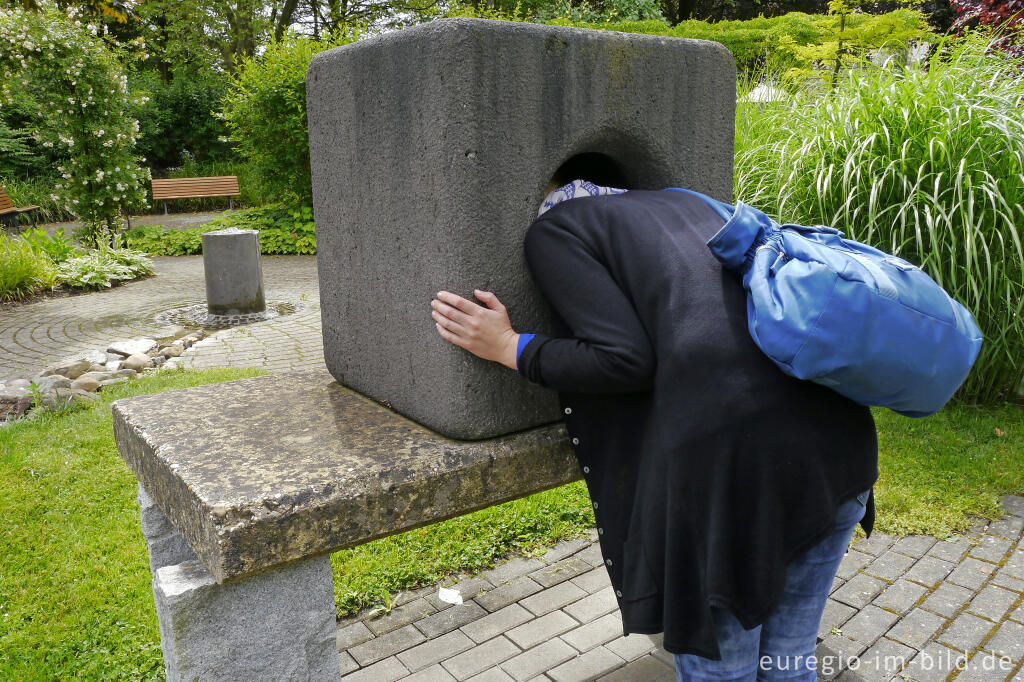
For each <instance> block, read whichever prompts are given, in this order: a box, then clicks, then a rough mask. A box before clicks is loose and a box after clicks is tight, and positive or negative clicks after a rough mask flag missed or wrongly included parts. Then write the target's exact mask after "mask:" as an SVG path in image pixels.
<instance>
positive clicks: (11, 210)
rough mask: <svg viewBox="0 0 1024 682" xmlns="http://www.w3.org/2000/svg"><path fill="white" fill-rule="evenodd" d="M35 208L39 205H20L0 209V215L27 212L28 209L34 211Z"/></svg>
mask: <svg viewBox="0 0 1024 682" xmlns="http://www.w3.org/2000/svg"><path fill="white" fill-rule="evenodd" d="M37 208H39V207H38V206H20V207H18V208H6V209H0V215H7V214H9V213H14V214H21V213H28V212H29V211H34V210H36V209H37Z"/></svg>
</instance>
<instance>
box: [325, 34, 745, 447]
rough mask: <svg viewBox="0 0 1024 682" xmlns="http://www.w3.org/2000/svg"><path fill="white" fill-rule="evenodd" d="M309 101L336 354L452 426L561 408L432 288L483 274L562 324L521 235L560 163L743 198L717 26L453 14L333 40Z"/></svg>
mask: <svg viewBox="0 0 1024 682" xmlns="http://www.w3.org/2000/svg"><path fill="white" fill-rule="evenodd" d="M307 101H308V116H309V138H310V163H311V168H312V176H313V206H314V214H315V217H316V232H317V249H318V255H317V264H318V268H319V275H320V301H321V308H322V315H323V333H324V351H325V356H326V361H327V366H328V368H329V369H330V371H331V374H333V375H334V377H335V378H336V379H338V381H340V382H342V383H343V384H345V385H347V386H349V387H351V388H354V389H355V390H357V391H359V392H360V393H363V394H365V395H367V396H370V397H371V398H373V399H376V400H380V401H384V400H386V401H388V403H389V404H390V405H391V406H393V407H394V409H395V410H397V411H398V412H399V413H401V414H404V415H406V416H408V417H410V418H411V419H414V420H415V421H418V422H420V423H422V424H424V425H426V426H428V427H429V428H431V429H434V430H436V431H439V432H441V433H443V434H445V435H447V436H449V437H452V438H464V439H475V438H485V437H488V436H494V435H498V434H503V433H508V432H511V431H517V430H520V429H525V428H528V427H531V426H535V425H538V424H544V423H549V422H554V421H557V420H558V419H560V415H559V413H558V411H557V402H556V397H555V395H554V393H553V392H550V391H547V390H545V389H542V388H540V387H538V386H536V385H534V384H531V383H530V382H527V381H524V380H523V379H522V378H520V377H518V376H517V375H516V373H515V372H512V371H510V370H509V369H507V368H505V367H502V366H500V365H498V364H497V363H492V362H487V361H484V360H481V359H479V358H476V357H475V356H473V355H471V354H470V353H467V352H466V351H465V350H463V349H461V348H458V347H457V346H455V345H453V344H451V343H449V342H447V341H445V340H444V339H442V338H441V337H440V336H439V335H438V333H437V331H436V329H435V326H434V324H433V320H432V319H431V318H430V317H429V311H430V307H429V302H430V300H431V299H432V298H433V297H434V296H435V294H436V293H437V292H438V291H440V290H442V289H447V290H449V291H453V292H455V293H457V294H459V295H462V296H464V297H468V298H470V300H474V299H473V295H472V291H473V289H474V288H480V289H486V290H490V291H494V292H495V293H496V294H497V295H498V297H499V298H500V299H501V300H502V302H503V303H504V304H505V305H506V307H507V308H508V310H509V311H510V315H511V320H512V324H513V327H514V328H515V329H517V330H521V331H524V332H526V331H532V332H546V331H550V323H549V318H548V312H547V308H546V305H545V304H544V302H543V300H542V297H541V296H540V293H539V291H538V290H537V288H536V286H535V285H534V284H533V282H532V280H531V278H530V276H529V273H528V270H527V266H526V262H525V258H524V257H523V251H522V239H523V235H524V234H525V232H526V229H527V227H528V226H529V225H530V223H531V222H532V220H533V219H534V218H535V217H536V215H537V209H538V207H539V205H540V202H541V200H542V199H543V196H544V189H545V187H546V186H547V184H548V182H549V181H550V179H551V177H552V175H553V174H554V173H555V171H556V170H557V169H558V168H559V167H560V166H562V164H564V163H565V162H566V161H568V160H570V159H573V158H575V157H580V156H581V155H584V154H594V155H599V156H597V157H584V158H597V159H598V160H599V164H600V166H601V167H602V168H603V169H604V170H605V171H606V173H605V175H606V177H603V178H598V176H594V177H593V179H595V180H597V179H600V180H601V181H602V182H603V183H605V184H614V185H618V186H620V187H625V188H628V189H662V188H664V187H670V186H685V187H690V188H693V189H696V190H699V191H702V192H706V193H708V194H710V195H712V196H715V197H717V198H719V199H723V200H726V201H731V199H732V196H731V195H732V156H733V116H734V108H735V65H734V63H733V60H732V56H731V55H730V54H729V52H728V51H727V50H726V49H725V48H724V47H723V46H722V45H720V44H718V43H712V42H706V41H696V40H687V39H682V38H666V37H662V36H648V35H639V34H631V33H622V32H616V31H597V30H589V29H580V28H571V27H564V26H546V25H539V24H529V23H518V22H504V21H493V20H485V19H463V18H458V19H442V20H437V21H432V22H429V23H426V24H421V25H419V26H415V27H413V28H408V29H405V30H402V31H397V32H393V33H388V34H385V35H380V36H375V37H372V38H368V39H366V40H360V41H359V42H357V43H353V44H351V45H346V46H343V47H340V48H336V49H333V50H329V51H327V52H322V53H320V54H318V55H317V56H316V57H315V58H314V59H313V62H312V64H311V65H310V68H309V72H308V75H307Z"/></svg>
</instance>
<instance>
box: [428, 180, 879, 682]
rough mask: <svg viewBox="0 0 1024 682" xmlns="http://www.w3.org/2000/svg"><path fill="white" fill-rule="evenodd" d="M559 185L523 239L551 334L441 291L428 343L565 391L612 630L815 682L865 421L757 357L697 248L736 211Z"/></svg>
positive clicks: (697, 676)
mask: <svg viewBox="0 0 1024 682" xmlns="http://www.w3.org/2000/svg"><path fill="white" fill-rule="evenodd" d="M570 179H571V178H566V177H561V178H559V177H556V178H555V180H554V181H553V183H552V184H551V185H549V187H548V190H550V192H549V194H548V195H547V197H546V198H545V201H544V204H543V205H542V206H541V208H540V215H539V216H538V217H537V218H536V219H535V220H534V221H533V223H532V224H531V225H530V227H529V229H528V230H527V232H526V235H525V238H524V243H523V246H524V251H525V256H526V261H527V264H528V266H529V268H530V272H531V274H532V276H533V278H534V280H535V281H536V283H537V285H538V286H539V288H540V291H541V293H542V294H543V296H544V298H545V299H546V301H547V302H548V304H549V307H550V309H551V313H552V315H551V317H552V324H553V333H552V334H551V335H547V334H541V333H536V334H530V333H519V332H516V331H515V330H514V329H513V328H512V326H511V324H510V322H509V317H508V313H507V311H506V309H505V306H504V305H502V303H501V301H500V300H499V299H498V297H497V296H496V295H495V294H494V292H490V291H482V290H479V289H478V290H475V291H474V296H475V297H476V298H477V299H478V300H479V303H477V302H475V301H470V300H468V299H465V298H463V297H461V296H458V295H456V294H454V293H451V292H449V291H441V292H439V293H438V295H437V298H436V299H434V300H432V301H431V308H432V310H431V315H432V317H433V318H434V321H435V324H436V328H437V331H438V333H439V334H440V335H441V336H442V337H443V338H444V339H446V340H447V341H450V342H451V343H453V344H455V345H457V346H459V347H461V348H464V349H466V350H467V351H469V352H471V353H473V354H474V355H476V356H478V357H481V358H483V359H486V360H492V361H495V362H499V363H501V364H503V365H505V366H506V367H509V368H510V369H514V370H516V371H517V372H518V373H519V374H520V375H521V376H522V377H524V379H526V380H529V381H532V382H535V383H537V384H539V385H541V386H545V387H549V388H551V389H555V390H557V391H558V397H559V404H560V407H561V409H562V412H563V417H564V420H565V426H566V429H567V431H568V433H569V437H570V439H571V442H572V446H573V448H574V451H575V455H576V457H577V459H578V461H579V464H580V467H581V470H582V472H583V476H584V480H585V482H586V485H587V489H588V492H589V494H590V497H591V500H592V502H593V507H594V518H595V520H596V525H597V532H598V538H599V542H600V549H601V553H602V556H603V558H604V561H605V567H606V568H607V570H608V576H609V579H610V581H611V584H612V587H613V589H614V591H615V596H616V599H617V601H618V606H619V610H620V612H621V614H622V625H623V634H627V635H628V634H629V633H648V634H654V633H659V632H663V633H664V637H663V645H662V646H663V647H664V648H665V650H666V651H668V652H670V653H672V654H674V660H675V665H676V675H677V678H678V679H679V680H686V681H689V680H755V679H756V680H779V679H787V680H808V681H810V680H815V679H816V672H815V671H816V669H817V668H818V667H819V666H818V663H819V662H818V661H817V660H816V659H815V658H814V654H815V648H816V642H817V633H818V627H819V624H820V621H821V615H822V611H823V609H824V605H825V600H826V599H827V597H828V594H829V590H830V587H831V585H832V580H833V577H834V576H835V573H836V570H837V568H838V566H839V562H840V560H841V559H842V557H843V554H844V553H845V551H846V549H847V547H848V544H849V541H850V538H851V535H852V531H853V528H854V526H856V524H857V523H858V522H860V524H861V526H862V527H863V528H864V531H865V532H866V533H867V535H868V536H869V537H870V534H871V529H872V526H873V524H874V495H873V485H874V483H875V481H876V480H877V478H878V447H877V439H876V433H875V425H874V422H873V420H872V417H871V412H870V411H869V410H868V408H866V407H862V406H860V405H857V404H855V403H853V402H852V401H850V400H848V399H847V398H844V397H843V396H841V395H839V394H838V393H836V392H834V391H832V390H831V389H828V388H826V387H824V386H820V385H818V384H815V383H811V382H808V381H801V380H798V379H795V378H792V377H789V376H786V375H785V374H783V373H782V372H781V371H780V370H779V369H778V368H777V367H776V366H775V365H774V364H773V363H772V362H771V361H770V360H769V359H768V358H767V357H766V356H765V355H764V354H763V353H762V352H761V351H760V349H758V347H757V346H756V345H755V344H754V342H753V340H752V339H751V337H750V334H749V332H748V330H747V318H746V298H745V292H744V290H743V287H742V285H741V283H740V279H739V277H738V276H737V275H735V274H734V273H730V272H728V271H726V270H724V269H723V268H722V266H721V264H720V263H719V262H718V261H717V260H716V259H715V258H714V256H713V255H712V254H711V252H710V251H709V250H708V248H707V247H706V246H705V242H706V241H707V240H708V239H709V238H710V237H711V236H712V235H713V234H714V233H715V232H717V231H718V230H719V229H720V228H721V227H722V226H723V224H724V223H725V221H726V219H727V217H728V216H725V215H722V214H720V213H719V212H718V211H717V210H715V208H714V207H713V205H711V204H709V203H705V201H704V200H703V199H702V197H701V196H700V195H697V194H690V193H686V192H676V191H664V190H630V191H624V190H619V189H614V188H609V187H601V186H597V185H595V184H594V183H591V182H586V181H584V180H579V179H575V180H574V181H573V182H571V183H568V184H565V183H567V182H568V180H570ZM820 663H821V664H822V665H823V666H824V665H825V664H826V663H827V662H825V661H821V662H820Z"/></svg>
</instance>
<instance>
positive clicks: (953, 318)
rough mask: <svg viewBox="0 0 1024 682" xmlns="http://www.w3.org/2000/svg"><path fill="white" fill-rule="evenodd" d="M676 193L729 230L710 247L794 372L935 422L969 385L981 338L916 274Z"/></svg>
mask: <svg viewBox="0 0 1024 682" xmlns="http://www.w3.org/2000/svg"><path fill="white" fill-rule="evenodd" d="M670 189H672V190H674V191H679V192H686V193H688V194H693V195H695V196H698V197H699V198H701V199H703V200H704V201H705V202H706V203H708V205H710V206H711V207H712V208H713V209H714V210H715V211H716V212H717V213H718V214H719V215H720V216H722V217H723V218H724V219H725V220H726V221H727V222H726V223H725V225H724V226H723V227H722V229H721V230H719V231H718V233H717V234H715V236H713V237H712V238H711V239H709V240H708V242H707V245H708V248H710V249H711V252H712V253H713V254H714V255H715V257H716V258H718V260H719V261H721V262H722V264H723V265H724V266H725V267H726V268H728V269H730V270H735V271H738V272H739V273H740V274H741V275H743V287H744V289H746V290H747V322H748V327H749V329H750V334H751V336H752V337H753V339H754V342H755V343H756V344H757V345H758V347H759V348H760V349H761V350H762V351H764V352H765V354H766V355H768V357H769V358H771V360H772V362H774V363H775V364H776V365H777V366H778V367H779V368H780V369H781V370H782V371H783V372H785V373H786V374H788V375H790V376H794V377H796V378H798V379H807V380H810V381H814V382H816V383H819V384H823V385H825V386H828V387H830V388H832V389H833V390H835V391H837V392H839V393H841V394H842V395H844V396H846V397H847V398H849V399H851V400H853V401H854V402H857V403H859V404H861V405H877V406H880V407H888V408H889V409H891V410H893V411H894V412H898V413H899V414H902V415H905V416H908V417H927V416H928V415H930V414H934V413H935V412H937V411H938V410H939V409H940V408H941V407H942V406H943V405H945V404H946V402H947V401H949V399H950V398H951V397H952V396H953V393H955V392H956V390H957V388H959V387H960V384H962V383H963V381H964V379H966V378H967V374H968V372H970V369H971V366H972V365H973V364H974V361H975V359H976V358H977V357H978V352H979V351H980V350H981V341H982V339H981V331H980V330H979V329H978V325H977V324H976V323H975V321H974V318H973V317H971V314H970V312H968V311H967V309H966V308H964V306H962V305H961V304H960V303H958V302H957V301H955V300H953V299H952V298H951V297H950V296H949V294H947V293H946V292H945V290H944V289H943V288H942V287H940V286H939V285H938V284H937V283H936V282H935V280H933V279H932V278H931V277H929V276H928V275H927V274H925V273H924V271H922V270H921V269H920V268H918V267H917V266H915V265H912V264H910V263H908V262H907V261H905V260H902V259H901V258H897V257H896V256H891V255H889V254H887V253H884V252H882V251H879V250H878V249H875V248H872V247H870V246H867V245H866V244H861V243H859V242H855V241H852V240H850V239H843V233H842V232H840V231H839V230H836V229H834V228H831V227H825V226H823V225H816V226H814V227H807V226H804V225H794V224H785V225H779V224H778V223H776V222H775V221H774V220H772V219H771V218H769V217H768V216H767V215H765V214H764V213H763V212H762V211H759V210H758V209H756V208H753V207H752V206H748V205H746V204H744V203H742V202H738V203H737V204H736V206H735V207H734V206H730V205H729V204H725V203H722V202H720V201H716V200H715V199H712V198H711V197H708V196H706V195H703V194H700V193H698V192H692V191H690V190H685V189H681V188H675V187H673V188H670Z"/></svg>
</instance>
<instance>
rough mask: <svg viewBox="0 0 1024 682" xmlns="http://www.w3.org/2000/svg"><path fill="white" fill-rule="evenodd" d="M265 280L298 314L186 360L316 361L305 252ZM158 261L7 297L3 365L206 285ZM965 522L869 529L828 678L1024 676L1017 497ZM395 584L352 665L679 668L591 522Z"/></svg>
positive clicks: (385, 675) (837, 619)
mask: <svg viewBox="0 0 1024 682" xmlns="http://www.w3.org/2000/svg"><path fill="white" fill-rule="evenodd" d="M263 264H264V276H265V282H266V291H267V298H268V300H270V301H288V302H299V303H300V304H301V305H302V310H301V311H300V312H298V313H296V314H294V315H289V316H286V317H282V318H278V319H276V320H269V321H266V322H261V323H257V324H252V325H247V326H245V327H238V328H235V329H231V330H226V331H222V332H218V333H216V334H214V335H213V336H212V337H210V338H208V339H206V340H204V341H203V342H201V343H199V344H196V345H195V346H193V347H192V348H190V349H189V350H188V351H187V352H186V354H185V355H183V356H182V357H181V358H179V359H177V360H175V361H174V362H175V363H176V364H181V365H184V366H187V367H214V366H259V367H264V368H268V369H270V370H272V371H279V370H286V369H299V368H305V367H312V366H318V365H322V363H323V349H322V345H321V344H322V341H321V334H320V313H319V298H318V285H317V278H316V261H315V258H314V257H294V256H293V257H272V256H271V257H264V261H263ZM156 267H157V272H158V277H154V278H151V279H149V280H145V281H142V282H135V283H130V284H128V285H125V286H122V287H117V288H115V289H112V290H108V291H102V292H97V293H94V294H87V295H83V296H77V297H72V298H64V299H51V300H47V301H40V302H37V303H33V304H30V305H25V306H20V307H17V308H13V309H9V310H5V311H0V378H3V377H4V376H6V375H17V374H23V375H24V374H31V373H34V372H36V371H38V370H39V369H41V368H43V367H45V366H47V365H50V364H53V363H54V362H57V361H60V360H63V359H67V358H70V357H73V356H75V355H76V354H81V353H84V352H86V351H88V350H92V349H94V348H99V347H105V344H108V343H109V342H110V341H112V340H115V339H119V338H130V337H133V336H156V337H159V336H160V335H161V334H162V333H166V332H168V330H167V329H166V327H164V326H162V325H159V324H158V323H156V322H155V321H154V320H153V314H155V313H156V312H159V311H162V310H166V309H169V308H174V307H180V306H185V305H190V304H194V303H199V302H202V301H203V300H204V285H203V271H202V260H201V258H199V257H179V258H159V259H156ZM1001 503H1002V505H1003V508H1004V509H1005V510H1006V512H1007V515H1006V516H1005V517H1003V518H1001V519H995V520H992V521H991V522H988V521H985V520H979V521H978V522H977V523H976V524H975V526H974V527H972V529H971V530H970V531H968V532H967V533H965V534H964V535H962V536H956V537H952V538H949V539H947V540H937V539H936V538H933V537H928V536H908V537H904V538H895V537H892V536H889V535H886V534H885V533H882V532H875V533H874V534H873V535H872V536H871V538H870V539H860V540H858V541H856V542H854V543H853V545H852V547H851V548H850V550H849V552H848V553H847V555H846V556H845V557H844V559H843V562H842V564H841V565H840V568H839V571H838V572H837V576H836V578H835V580H834V582H833V585H832V591H831V595H830V597H829V599H828V601H827V603H826V606H825V611H824V615H823V617H822V623H821V628H820V630H819V633H818V640H819V644H818V652H817V653H818V661H819V671H820V673H821V674H820V679H823V680H837V682H852V681H854V680H871V681H874V680H907V681H912V682H932V681H943V682H949V681H950V680H957V681H958V682H971V681H972V680H982V681H986V682H987V681H992V682H1024V540H1022V537H1021V536H1022V532H1024V497H1014V496H1005V497H1003V498H1002V500H1001ZM450 582H451V581H445V582H444V583H442V585H444V586H445V587H454V589H457V590H458V591H459V593H460V594H461V595H462V598H463V600H464V601H463V603H462V604H458V605H452V604H448V603H447V602H444V601H441V600H440V599H439V598H438V587H439V585H430V586H427V587H424V588H422V589H420V590H416V591H412V592H408V593H401V594H399V595H398V596H397V597H396V598H395V599H394V600H393V608H392V610H391V611H390V613H388V614H385V615H373V616H371V615H370V613H369V611H364V612H362V613H360V614H356V615H354V616H351V617H349V618H346V619H344V620H342V621H340V622H339V625H338V634H337V643H338V651H339V656H340V657H341V663H342V671H343V679H344V680H352V681H359V680H367V681H373V682H386V681H388V680H406V681H425V682H434V681H442V680H459V681H460V682H461V681H462V680H474V681H475V682H483V681H488V680H496V681H497V680H502V681H508V680H516V681H517V682H518V681H523V680H537V681H538V682H539V681H545V682H547V681H552V682H569V681H576V680H579V681H582V680H602V681H604V682H608V681H616V682H618V681H621V682H635V681H636V682H639V681H648V680H650V681H656V682H661V681H671V680H675V671H674V667H673V658H672V654H670V653H668V652H666V651H665V650H664V649H663V648H662V647H661V635H639V634H633V635H629V636H628V637H623V636H622V622H621V619H620V617H619V613H618V610H617V606H616V600H615V598H614V597H613V596H612V594H611V587H610V581H609V579H608V573H607V571H606V570H605V568H604V564H603V563H602V562H601V556H600V551H599V546H598V544H597V534H596V530H595V529H591V534H590V537H589V538H584V539H578V540H570V541H567V542H562V543H558V544H557V545H555V546H554V547H551V548H549V549H548V551H547V553H546V554H545V555H544V556H542V557H532V558H523V557H518V558H514V559H512V560H510V561H508V562H505V563H503V564H501V565H499V566H496V567H495V568H493V569H491V570H488V571H484V572H482V573H480V574H479V575H468V574H465V573H463V574H460V575H459V576H458V577H457V582H455V583H454V585H452V584H449V583H450Z"/></svg>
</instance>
